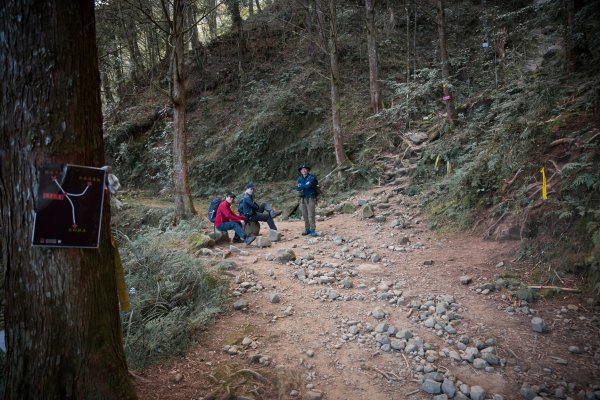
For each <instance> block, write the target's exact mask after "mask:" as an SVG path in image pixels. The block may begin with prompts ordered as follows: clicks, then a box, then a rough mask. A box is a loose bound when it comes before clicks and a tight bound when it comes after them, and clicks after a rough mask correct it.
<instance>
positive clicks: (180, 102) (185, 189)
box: [171, 0, 196, 224]
mask: <svg viewBox="0 0 600 400" xmlns="http://www.w3.org/2000/svg"><path fill="white" fill-rule="evenodd" d="M184 11H185V10H184V0H174V1H173V14H172V15H173V20H172V24H171V27H172V28H171V29H172V30H171V39H172V41H173V54H172V56H171V63H172V64H171V71H172V85H171V90H172V93H171V100H172V102H173V189H174V191H175V224H178V223H179V222H180V221H181V220H182V219H189V218H191V217H192V216H193V215H196V210H195V209H194V203H193V202H192V192H191V190H190V182H189V177H188V163H187V127H186V115H185V104H186V98H185V79H186V75H185V74H186V72H185V62H184V44H183V35H184V31H185V29H184V28H185V24H184V21H185V15H184Z"/></svg>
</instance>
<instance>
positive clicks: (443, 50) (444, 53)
mask: <svg viewBox="0 0 600 400" xmlns="http://www.w3.org/2000/svg"><path fill="white" fill-rule="evenodd" d="M437 19H438V20H437V23H438V34H439V42H440V59H441V63H442V80H443V83H442V86H443V93H444V98H445V99H446V100H444V102H445V103H446V119H447V121H448V124H449V125H451V126H452V125H454V114H455V112H454V99H453V98H452V92H451V91H450V88H449V87H448V85H449V82H450V69H451V66H450V60H449V58H448V39H447V37H446V15H445V13H444V0H437Z"/></svg>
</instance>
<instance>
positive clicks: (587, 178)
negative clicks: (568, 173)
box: [571, 173, 596, 190]
mask: <svg viewBox="0 0 600 400" xmlns="http://www.w3.org/2000/svg"><path fill="white" fill-rule="evenodd" d="M595 185H596V177H595V176H593V175H591V174H588V173H585V174H581V175H577V176H576V177H575V179H573V183H571V188H572V189H574V190H577V189H578V188H579V187H580V186H585V188H586V189H587V190H590V189H592V188H593V187H594V186H595Z"/></svg>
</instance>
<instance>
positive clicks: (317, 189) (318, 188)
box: [314, 176, 321, 197]
mask: <svg viewBox="0 0 600 400" xmlns="http://www.w3.org/2000/svg"><path fill="white" fill-rule="evenodd" d="M314 189H315V197H319V195H320V194H321V185H319V181H318V180H317V177H316V176H315V187H314Z"/></svg>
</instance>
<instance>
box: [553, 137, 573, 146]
mask: <svg viewBox="0 0 600 400" xmlns="http://www.w3.org/2000/svg"><path fill="white" fill-rule="evenodd" d="M575 140H576V139H575V138H572V137H567V138H562V139H556V140H555V141H554V142H552V143H550V147H552V146H556V145H558V144H563V143H573V142H574V141H575Z"/></svg>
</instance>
